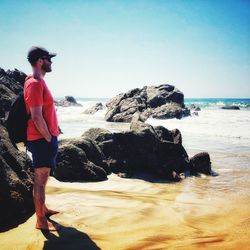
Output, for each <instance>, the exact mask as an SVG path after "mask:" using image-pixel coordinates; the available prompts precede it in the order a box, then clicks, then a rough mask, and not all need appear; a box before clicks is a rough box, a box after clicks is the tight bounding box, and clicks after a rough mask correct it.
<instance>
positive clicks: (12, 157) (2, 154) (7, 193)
mask: <svg viewBox="0 0 250 250" xmlns="http://www.w3.org/2000/svg"><path fill="white" fill-rule="evenodd" d="M31 169H32V167H31V160H30V159H29V158H27V159H26V154H25V153H24V152H20V151H18V150H17V149H16V148H15V147H14V146H13V145H12V143H11V142H10V140H9V136H8V132H7V130H6V129H5V127H3V126H2V125H0V214H1V216H0V231H1V229H4V228H6V227H7V228H8V227H12V225H13V226H14V225H17V224H18V223H20V221H19V220H20V219H24V218H25V217H26V218H27V216H28V215H29V214H30V213H32V212H33V211H34V206H33V196H32V188H33V173H32V171H31Z"/></svg>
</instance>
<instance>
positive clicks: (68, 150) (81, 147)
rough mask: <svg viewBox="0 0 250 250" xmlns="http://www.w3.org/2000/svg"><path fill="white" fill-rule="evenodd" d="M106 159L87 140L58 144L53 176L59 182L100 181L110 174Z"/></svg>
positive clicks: (68, 140) (64, 141) (71, 140)
mask: <svg viewBox="0 0 250 250" xmlns="http://www.w3.org/2000/svg"><path fill="white" fill-rule="evenodd" d="M105 160H106V158H105V156H104V155H103V153H102V152H101V150H100V149H99V148H98V146H97V145H96V143H95V142H94V141H92V140H91V139H89V138H84V137H81V138H77V139H65V140H63V141H61V142H60V147H59V151H58V156H57V166H56V168H55V169H54V173H53V175H54V176H55V178H57V179H58V180H60V181H102V180H106V179H107V173H110V171H109V168H108V165H107V163H106V161H105Z"/></svg>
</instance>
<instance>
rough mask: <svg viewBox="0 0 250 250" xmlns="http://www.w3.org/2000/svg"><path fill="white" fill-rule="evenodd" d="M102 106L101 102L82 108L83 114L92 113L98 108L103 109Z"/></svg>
mask: <svg viewBox="0 0 250 250" xmlns="http://www.w3.org/2000/svg"><path fill="white" fill-rule="evenodd" d="M103 109H104V106H103V105H102V103H101V102H98V103H96V104H95V105H94V106H93V107H91V108H88V109H86V110H84V112H83V113H84V114H88V115H93V114H95V113H96V112H97V111H99V110H103Z"/></svg>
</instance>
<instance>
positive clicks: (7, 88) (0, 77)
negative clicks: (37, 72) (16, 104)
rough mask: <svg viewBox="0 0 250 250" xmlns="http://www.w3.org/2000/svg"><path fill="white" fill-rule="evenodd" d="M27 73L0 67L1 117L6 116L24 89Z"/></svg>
mask: <svg viewBox="0 0 250 250" xmlns="http://www.w3.org/2000/svg"><path fill="white" fill-rule="evenodd" d="M25 77H26V75H25V74H24V73H23V72H21V71H19V70H17V69H15V70H13V71H11V70H7V71H6V72H5V71H4V70H3V69H2V68H0V92H1V95H0V118H5V116H6V112H8V111H9V110H10V107H11V104H12V102H13V100H14V99H15V98H16V96H17V95H18V94H19V93H21V92H22V91H23V85H24V80H25Z"/></svg>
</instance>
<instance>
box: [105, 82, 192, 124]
mask: <svg viewBox="0 0 250 250" xmlns="http://www.w3.org/2000/svg"><path fill="white" fill-rule="evenodd" d="M106 106H107V109H108V110H107V113H106V115H105V119H106V121H110V122H131V120H132V117H133V115H134V114H136V113H140V114H142V115H143V117H145V120H146V119H147V118H149V117H153V118H158V119H170V118H182V117H185V116H189V115H190V110H189V109H187V108H185V105H184V95H183V93H182V92H180V91H179V90H178V89H177V88H175V87H174V86H172V85H168V84H164V85H159V86H145V87H143V88H142V89H139V88H135V89H132V90H130V91H128V92H127V93H125V94H119V95H117V96H115V97H114V98H112V99H111V100H110V101H109V102H108V103H107V104H106Z"/></svg>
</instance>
